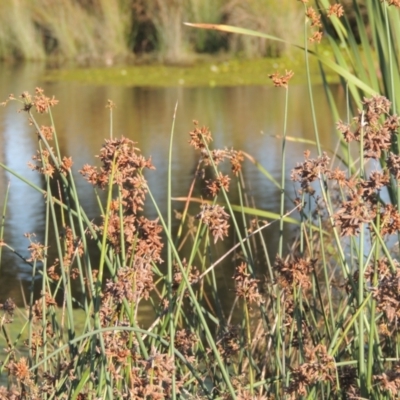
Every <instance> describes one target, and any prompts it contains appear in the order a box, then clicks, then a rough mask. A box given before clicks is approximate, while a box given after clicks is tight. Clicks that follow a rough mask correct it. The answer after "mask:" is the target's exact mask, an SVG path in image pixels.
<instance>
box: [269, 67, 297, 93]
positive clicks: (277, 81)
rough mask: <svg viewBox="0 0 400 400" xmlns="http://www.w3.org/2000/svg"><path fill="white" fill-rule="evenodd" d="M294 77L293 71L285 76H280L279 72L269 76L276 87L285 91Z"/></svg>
mask: <svg viewBox="0 0 400 400" xmlns="http://www.w3.org/2000/svg"><path fill="white" fill-rule="evenodd" d="M293 75H294V72H293V71H288V70H286V71H285V74H284V75H280V74H279V73H278V72H275V73H273V74H271V75H268V78H270V79H271V80H272V82H273V83H274V86H276V87H284V88H285V89H287V88H288V85H289V81H290V80H291V79H292V77H293Z"/></svg>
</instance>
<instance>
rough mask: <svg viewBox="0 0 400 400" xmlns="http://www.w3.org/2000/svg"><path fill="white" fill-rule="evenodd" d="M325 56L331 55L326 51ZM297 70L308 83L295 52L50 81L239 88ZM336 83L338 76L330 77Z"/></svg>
mask: <svg viewBox="0 0 400 400" xmlns="http://www.w3.org/2000/svg"><path fill="white" fill-rule="evenodd" d="M323 54H324V56H330V55H331V53H330V52H329V51H328V50H323ZM310 68H311V77H312V80H313V83H320V82H321V76H320V74H319V67H318V62H317V59H316V58H315V57H310ZM285 69H287V70H293V71H294V78H293V81H292V82H293V83H294V84H300V83H304V82H305V81H306V68H305V62H304V54H303V53H301V52H300V51H299V52H296V51H293V53H292V55H291V56H287V57H281V58H259V59H254V60H247V59H239V58H234V59H225V60H224V59H221V58H214V59H213V58H211V57H210V58H207V59H205V60H201V61H199V62H196V63H193V64H190V65H162V64H139V65H130V66H113V67H97V68H66V69H53V70H50V71H46V76H45V77H44V80H46V81H53V82H54V81H71V82H72V81H75V82H80V83H85V84H95V85H99V84H100V85H103V84H107V85H123V86H155V87H167V86H185V87H194V86H212V87H213V86H238V85H266V84H271V80H270V79H269V78H268V75H270V74H272V73H274V72H275V71H282V70H285ZM327 78H328V80H329V82H334V81H335V80H337V77H335V76H334V75H332V76H328V77H327Z"/></svg>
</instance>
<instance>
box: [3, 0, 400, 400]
mask: <svg viewBox="0 0 400 400" xmlns="http://www.w3.org/2000/svg"><path fill="white" fill-rule="evenodd" d="M304 3H305V2H304ZM391 4H392V5H395V3H393V2H392V3H391ZM381 7H382V11H383V13H382V16H383V17H384V20H385V21H386V22H387V21H388V19H387V17H386V16H388V15H389V14H386V13H387V12H388V11H389V10H388V7H389V5H388V4H385V3H384V4H381ZM327 10H328V13H329V12H331V14H332V17H333V18H341V17H342V16H343V15H340V14H341V11H340V10H341V9H340V8H339V7H338V6H336V7H335V8H334V6H332V8H327ZM305 13H306V16H307V18H308V19H309V20H310V21H311V24H312V32H311V34H310V32H308V31H307V35H308V34H310V36H309V37H310V38H311V40H312V41H313V42H316V41H318V40H319V38H320V37H321V34H322V29H321V28H322V22H321V17H320V15H319V14H318V13H317V12H316V11H315V10H314V9H310V8H305ZM390 18H392V17H390ZM393 18H395V17H393ZM214 28H215V27H214ZM305 28H306V29H308V27H307V26H306V27H305ZM218 29H221V30H225V31H226V30H228V31H231V32H235V31H236V32H242V33H243V29H241V30H239V29H237V28H233V27H226V26H223V27H219V28H218ZM247 33H248V34H250V35H255V33H254V32H247ZM264 36H265V35H264ZM304 48H305V50H306V51H305V56H306V65H307V66H308V65H309V64H308V62H307V58H308V56H309V51H308V41H305V44H304ZM317 50H318V49H317ZM312 54H316V56H317V57H318V59H319V60H320V61H321V62H322V63H324V64H325V65H327V66H330V67H331V68H332V69H333V70H335V71H336V72H339V73H340V74H341V76H342V77H344V78H348V79H349V82H350V83H351V84H353V89H355V90H356V91H355V92H354V93H357V91H358V90H361V89H366V91H367V92H368V91H369V89H370V88H369V86H368V84H366V83H364V82H363V81H362V80H361V79H359V78H357V77H355V76H354V74H353V72H354V71H353V70H350V69H349V68H348V69H346V68H345V66H344V65H340V62H339V61H338V62H337V63H335V62H333V61H332V60H327V59H325V58H324V57H322V56H320V55H319V54H318V53H312ZM384 54H385V55H386V54H387V53H385V52H384ZM335 55H336V57H337V59H339V56H340V55H339V54H336V53H335ZM390 60H392V61H393V60H394V56H393V57H389V61H390ZM394 68H395V67H394V66H393V67H390V66H389V68H388V71H393V70H394ZM308 73H309V70H308ZM292 76H293V73H292V71H289V70H286V71H285V72H284V73H283V74H282V73H279V72H274V73H271V75H270V78H271V79H272V80H273V83H274V84H275V86H277V87H279V88H280V89H277V90H285V93H286V103H285V104H284V105H283V107H286V106H287V99H288V98H289V95H290V79H291V78H292ZM392 79H393V76H392V75H391V74H389V82H391V85H389V86H388V87H389V88H393V85H395V82H396V81H395V80H393V81H392ZM328 93H329V92H328ZM351 93H353V92H351ZM394 93H395V91H393V90H389V95H393V94H394ZM312 95H313V93H312V87H311V86H310V109H311V112H313V110H314V108H313V96H312ZM11 100H18V101H20V103H21V104H22V110H23V111H25V112H26V113H27V114H28V121H29V123H31V124H32V125H33V127H34V130H35V132H36V134H37V135H38V139H39V140H38V146H39V149H38V153H37V155H35V157H34V162H33V163H32V164H31V168H32V169H34V170H36V171H37V172H38V173H40V174H42V175H43V181H44V187H43V188H39V187H37V186H35V185H34V184H32V183H30V182H28V181H26V183H27V184H29V185H30V186H31V187H33V188H34V189H35V190H37V191H39V192H40V193H42V194H43V195H44V198H45V209H46V214H45V224H46V231H45V236H44V238H43V243H39V242H37V241H36V240H35V239H34V237H33V236H31V237H30V240H31V244H30V247H29V249H30V252H31V256H30V258H29V259H27V260H25V261H26V262H27V263H28V264H29V265H30V266H31V268H32V281H34V280H35V278H36V276H38V275H40V277H41V280H40V284H41V295H40V297H38V298H35V297H34V295H33V291H32V292H31V293H29V301H28V307H27V316H26V317H25V324H24V326H23V328H22V329H21V332H20V333H18V334H17V335H16V336H14V337H12V336H11V335H10V330H9V326H10V324H13V323H14V322H13V316H14V314H16V310H15V304H14V303H13V300H12V299H6V300H5V301H4V302H3V303H2V306H1V307H2V310H3V317H2V320H1V321H2V322H1V330H2V335H3V336H4V338H5V341H6V343H7V349H6V352H5V353H4V358H3V362H2V364H1V365H0V373H1V374H7V375H8V377H9V382H8V386H7V387H6V386H3V387H1V388H0V393H1V395H2V396H3V397H6V398H7V397H10V396H20V398H23V397H25V398H39V399H41V398H98V397H104V398H123V397H128V398H160V399H161V398H209V399H211V398H218V399H219V398H220V399H226V398H232V399H252V398H265V399H276V398H287V399H298V398H305V399H313V398H327V399H356V398H379V399H392V398H397V397H399V395H400V380H399V368H400V367H399V365H400V363H399V362H400V359H399V356H398V354H399V341H398V337H399V327H398V318H399V317H400V315H399V310H400V308H399V304H400V292H399V285H398V281H399V276H400V265H399V263H398V260H397V253H396V248H395V246H393V240H392V239H393V237H394V238H396V239H397V238H398V237H399V231H400V213H399V207H398V205H397V201H398V197H397V196H398V195H397V194H398V187H399V182H398V179H399V177H400V159H399V154H398V147H397V139H398V134H399V124H400V118H399V117H398V115H397V114H396V104H397V103H396V99H395V98H392V99H389V98H388V96H384V95H379V94H377V93H375V92H373V93H372V94H369V95H367V96H365V97H364V98H363V99H362V100H360V101H358V99H357V98H355V97H354V99H353V101H354V105H355V106H356V107H354V109H353V108H351V101H350V98H349V99H348V109H347V114H348V115H347V117H346V118H344V119H342V120H340V119H339V118H337V120H338V124H337V129H338V131H339V134H340V141H339V142H340V143H342V149H343V151H342V152H341V153H337V154H334V155H333V156H332V155H331V154H328V153H326V152H324V151H323V150H324V149H323V148H321V145H320V143H319V137H318V127H317V126H316V124H315V125H314V130H315V138H316V140H315V143H316V146H315V149H313V151H312V152H311V151H306V152H305V154H304V160H303V161H302V162H299V163H297V165H293V166H292V168H293V169H292V171H291V175H290V176H291V181H292V186H291V187H290V188H288V184H287V182H286V180H285V176H286V174H285V166H286V165H287V164H286V160H285V155H286V152H285V149H286V141H287V139H288V138H287V136H286V124H287V119H288V118H289V117H290V116H289V115H287V112H286V113H285V117H284V121H283V135H282V166H281V169H282V179H281V182H280V183H278V182H276V181H273V183H274V184H275V185H276V186H278V188H279V190H280V192H281V205H280V210H279V213H278V214H276V215H273V214H271V213H267V212H265V211H264V210H260V209H257V208H255V207H250V206H249V200H248V198H247V196H246V182H244V180H243V175H242V168H243V167H244V162H245V161H253V163H254V164H255V165H256V166H259V163H258V162H257V161H255V160H254V159H253V158H252V157H251V156H249V155H247V154H245V153H242V152H241V151H240V150H239V149H226V148H224V149H218V148H213V146H212V135H211V132H210V130H209V129H208V128H207V127H202V126H201V125H199V123H197V122H195V124H194V127H193V129H192V130H191V132H190V133H189V136H188V141H189V145H190V146H192V147H194V148H195V149H196V150H197V151H198V154H199V161H198V164H197V168H196V171H195V173H194V177H193V183H192V185H191V187H190V188H189V191H188V195H187V196H186V198H184V199H180V200H183V202H184V203H183V204H184V206H183V207H182V209H181V210H180V211H179V212H178V213H177V216H178V217H179V223H178V227H174V224H173V220H172V215H173V212H172V211H173V209H172V201H173V194H172V179H173V177H172V175H171V162H172V159H173V156H174V154H173V140H174V121H175V118H176V113H175V115H174V119H173V124H172V129H171V141H170V148H169V169H168V171H167V183H168V184H167V193H166V196H165V202H166V207H165V209H166V210H167V211H166V215H163V213H161V212H160V205H159V204H157V203H156V202H155V201H154V197H153V195H152V190H151V187H150V186H149V185H148V184H147V180H146V178H145V175H147V173H153V171H151V170H152V169H153V165H152V162H151V160H150V159H148V158H146V157H145V156H143V155H142V154H141V153H140V150H139V148H138V147H137V146H138V145H137V144H136V143H134V142H132V141H131V140H129V139H127V138H124V137H121V138H116V137H114V134H113V129H112V123H111V124H110V137H109V138H107V140H105V142H104V145H103V147H102V149H101V151H100V154H99V156H98V158H99V161H100V166H97V167H95V166H92V165H89V164H88V165H85V166H83V167H82V168H81V174H82V175H83V177H84V178H85V179H86V180H87V181H88V182H89V184H91V185H93V187H94V190H95V191H96V193H99V194H98V200H99V201H98V204H99V217H98V218H97V219H95V220H94V221H91V220H89V219H88V217H87V214H86V212H85V210H84V209H83V208H82V207H81V205H80V199H79V195H78V193H77V191H76V189H75V181H74V178H73V176H72V173H71V169H72V167H73V161H72V159H71V158H70V157H69V156H68V155H62V154H60V151H59V149H58V146H57V135H56V128H55V125H54V121H53V119H52V114H51V109H52V107H54V106H56V104H57V101H56V99H54V97H53V98H49V97H47V96H46V95H45V94H44V93H43V91H42V90H41V89H37V90H36V93H35V94H34V95H30V94H29V93H23V94H22V96H21V97H20V98H18V99H16V98H14V97H12V98H11ZM108 108H109V110H110V114H111V115H110V116H111V121H112V113H113V112H114V111H113V109H114V104H113V103H112V102H109V104H108ZM332 110H333V112H334V108H332ZM36 113H39V114H43V113H47V114H48V116H49V117H50V124H49V126H39V125H38V123H37V115H36ZM312 153H315V155H312ZM1 166H2V168H4V169H6V170H8V171H10V172H11V173H13V171H11V170H10V169H9V168H8V167H7V166H6V165H1ZM226 166H228V168H229V169H230V171H228V168H226ZM249 167H250V166H249ZM246 168H247V166H246ZM259 168H260V171H262V172H263V171H264V170H263V169H262V167H261V166H259ZM264 173H265V171H264ZM265 175H266V176H267V177H268V176H269V175H268V174H267V173H265ZM197 182H199V183H201V187H202V190H203V192H202V196H201V197H202V198H196V197H195V195H194V189H195V186H196V183H197ZM55 188H56V189H55ZM234 190H236V191H237V192H238V193H239V196H238V199H239V200H238V201H239V204H233V203H232V201H231V200H230V193H231V192H233V191H234ZM100 193H103V195H100ZM146 199H148V200H149V201H150V203H151V204H152V206H153V207H154V209H155V210H156V213H157V218H153V219H148V218H147V217H146V213H145V211H146V210H147V204H148V203H146ZM290 202H291V203H292V204H293V206H292V207H291V209H289V210H287V209H286V207H287V204H290ZM198 203H200V204H201V206H200V208H199V207H198ZM3 214H4V216H6V212H5V211H3ZM267 216H268V217H269V218H270V219H272V220H271V221H269V222H266V221H265V220H264V219H261V218H266V217H267ZM294 216H296V218H297V219H296V220H294V219H293V217H294ZM287 223H292V224H293V226H294V230H293V231H292V233H293V232H294V233H295V235H294V236H295V237H294V239H289V238H288V237H284V236H283V233H284V227H285V224H287ZM265 229H276V233H275V235H276V237H277V238H278V246H277V248H273V249H271V248H269V249H268V245H269V243H266V240H265V236H264V235H263V231H264V230H265ZM3 233H4V232H3V230H2V231H0V234H1V235H3ZM292 236H293V235H292ZM52 237H54V238H55V241H54V242H52V241H51V238H52ZM230 238H231V242H230V245H229V246H230V248H229V250H228V251H227V252H224V253H223V254H222V255H221V247H219V244H220V243H221V241H225V242H227V241H228V240H229V239H230ZM1 243H2V248H3V249H8V246H7V243H5V242H4V241H2V242H1ZM51 247H54V249H55V250H56V256H55V257H54V259H50V257H49V256H48V254H49V248H51ZM10 250H11V249H10ZM268 250H269V251H268ZM271 254H272V257H270V256H271ZM222 261H225V262H227V263H228V264H229V265H230V266H231V271H232V272H231V274H232V275H231V277H232V280H231V288H232V293H233V296H232V299H231V300H232V302H230V304H229V306H228V307H226V300H227V299H226V298H227V297H228V296H227V295H226V293H221V290H220V289H221V288H220V284H219V281H218V275H217V268H218V267H220V264H221V262H222ZM73 282H74V286H75V285H76V286H77V287H78V288H79V291H78V293H79V295H77V294H76V293H74V292H73V290H72V286H73V285H72V283H73ZM57 299H61V301H60V300H57ZM148 304H151V306H152V309H153V312H154V315H155V317H154V320H153V321H152V323H151V324H150V325H149V326H145V327H143V326H141V325H140V313H141V311H142V310H143V309H145V310H146V308H144V307H146V306H148ZM224 304H225V306H224ZM76 307H78V308H80V309H82V310H83V311H84V313H85V316H86V319H85V322H84V324H83V327H79V328H78V327H77V326H76V324H75V320H74V313H73V311H74V308H76ZM60 311H61V312H60ZM26 333H28V335H27V336H28V339H27V341H26V343H21V338H22V337H23V335H25V334H26ZM23 346H25V349H26V355H24V356H21V355H20V354H19V350H20V349H21V348H22V347H23Z"/></svg>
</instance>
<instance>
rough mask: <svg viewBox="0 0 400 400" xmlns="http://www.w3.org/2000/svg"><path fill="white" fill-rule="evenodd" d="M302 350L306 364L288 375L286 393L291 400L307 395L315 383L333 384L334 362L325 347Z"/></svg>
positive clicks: (319, 346) (293, 369)
mask: <svg viewBox="0 0 400 400" xmlns="http://www.w3.org/2000/svg"><path fill="white" fill-rule="evenodd" d="M304 350H305V359H306V362H304V363H302V364H301V365H299V366H298V367H296V368H292V372H291V374H290V383H289V387H288V388H287V393H288V394H289V396H290V399H293V400H295V399H298V396H305V395H307V393H308V387H310V386H312V385H314V384H316V383H317V382H328V383H331V384H334V383H335V378H336V366H335V360H334V358H333V357H332V356H330V355H329V354H328V352H327V349H326V347H325V346H324V345H322V344H319V345H317V346H315V347H306V348H305V349H304Z"/></svg>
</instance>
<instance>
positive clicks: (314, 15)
mask: <svg viewBox="0 0 400 400" xmlns="http://www.w3.org/2000/svg"><path fill="white" fill-rule="evenodd" d="M306 17H307V18H308V19H309V20H310V22H311V28H314V29H316V30H315V31H313V33H312V36H311V37H310V38H309V41H310V42H315V43H320V42H321V39H322V30H321V29H322V23H321V15H319V13H318V12H317V11H316V10H315V9H314V8H313V7H308V8H307V10H306Z"/></svg>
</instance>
